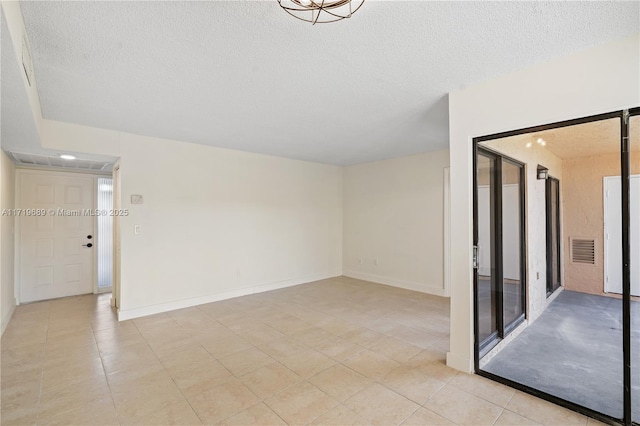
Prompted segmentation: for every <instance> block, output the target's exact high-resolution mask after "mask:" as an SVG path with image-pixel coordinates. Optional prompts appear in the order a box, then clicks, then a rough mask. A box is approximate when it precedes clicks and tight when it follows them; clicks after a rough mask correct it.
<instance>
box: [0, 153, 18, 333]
mask: <svg viewBox="0 0 640 426" xmlns="http://www.w3.org/2000/svg"><path fill="white" fill-rule="evenodd" d="M15 187H16V168H15V166H14V164H13V162H12V161H11V160H10V159H9V157H8V156H7V154H5V153H4V151H0V212H1V211H3V210H4V209H13V208H14V207H15ZM14 225H15V220H14V217H13V216H9V215H1V216H0V241H1V245H0V317H1V318H2V333H4V330H5V328H6V327H7V324H9V320H10V319H11V315H13V311H14V309H15V307H16V303H15V297H14V279H13V277H14V259H15V242H14Z"/></svg>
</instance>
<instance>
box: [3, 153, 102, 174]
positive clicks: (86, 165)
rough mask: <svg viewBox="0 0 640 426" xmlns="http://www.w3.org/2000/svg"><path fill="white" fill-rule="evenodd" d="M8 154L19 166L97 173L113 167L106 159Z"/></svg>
mask: <svg viewBox="0 0 640 426" xmlns="http://www.w3.org/2000/svg"><path fill="white" fill-rule="evenodd" d="M9 154H10V155H11V157H12V158H13V161H14V162H15V163H16V164H17V165H19V166H29V167H47V168H54V169H57V168H59V169H65V170H76V171H83V172H97V173H108V172H110V171H111V169H112V167H113V163H111V162H108V161H97V160H86V159H82V160H74V161H67V160H63V159H62V158H60V157H59V156H58V155H41V154H25V153H21V152H9Z"/></svg>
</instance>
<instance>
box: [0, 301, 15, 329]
mask: <svg viewBox="0 0 640 426" xmlns="http://www.w3.org/2000/svg"><path fill="white" fill-rule="evenodd" d="M15 311H16V304H15V303H14V304H13V306H11V310H10V311H9V314H8V315H4V318H2V331H0V336H1V335H3V334H4V331H5V330H6V329H7V326H8V325H9V321H11V318H12V317H13V313H14V312H15Z"/></svg>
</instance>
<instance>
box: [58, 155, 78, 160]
mask: <svg viewBox="0 0 640 426" xmlns="http://www.w3.org/2000/svg"><path fill="white" fill-rule="evenodd" d="M60 158H62V159H63V160H75V159H76V156H75V155H70V154H62V155H60Z"/></svg>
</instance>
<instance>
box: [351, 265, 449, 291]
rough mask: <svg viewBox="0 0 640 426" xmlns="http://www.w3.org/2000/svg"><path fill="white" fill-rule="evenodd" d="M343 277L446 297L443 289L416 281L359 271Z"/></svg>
mask: <svg viewBox="0 0 640 426" xmlns="http://www.w3.org/2000/svg"><path fill="white" fill-rule="evenodd" d="M342 275H344V276H345V277H349V278H356V279H359V280H364V281H371V282H374V283H377V284H384V285H390V286H391V287H398V288H403V289H405V290H413V291H419V292H420V293H427V294H433V295H434V296H442V297H447V296H446V293H445V291H444V288H442V287H439V286H430V285H428V284H425V283H420V282H416V281H406V280H400V279H397V278H390V277H385V276H382V275H375V274H368V273H365V272H359V271H344V272H343V273H342Z"/></svg>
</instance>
